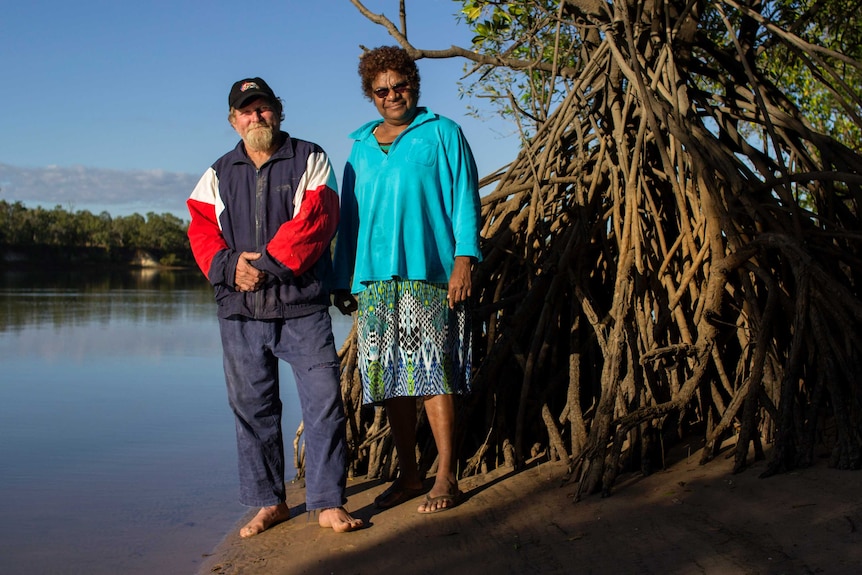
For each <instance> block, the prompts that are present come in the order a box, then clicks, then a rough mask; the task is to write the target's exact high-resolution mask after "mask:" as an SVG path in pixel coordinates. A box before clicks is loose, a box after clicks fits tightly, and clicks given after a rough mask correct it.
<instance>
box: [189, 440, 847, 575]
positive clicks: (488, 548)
mask: <svg viewBox="0 0 862 575" xmlns="http://www.w3.org/2000/svg"><path fill="white" fill-rule="evenodd" d="M698 458H699V453H695V454H692V455H691V456H690V457H688V458H687V459H685V460H683V461H680V462H678V463H676V464H675V465H673V466H672V467H670V468H669V469H667V470H664V471H660V472H657V473H655V474H653V475H651V476H648V477H642V476H630V477H627V478H621V479H620V481H619V482H618V484H617V486H616V488H615V490H614V493H613V495H612V496H610V497H607V498H601V497H599V496H598V495H596V496H589V497H586V498H584V499H583V500H581V501H579V502H576V503H575V502H573V501H572V498H571V495H572V493H573V492H574V491H575V486H574V485H572V484H569V485H563V484H562V482H561V479H562V478H563V476H564V473H565V468H564V467H562V466H561V465H560V464H559V463H545V464H538V465H532V466H530V467H529V468H528V469H525V470H523V471H520V472H517V473H514V472H511V471H508V472H507V471H506V470H497V471H495V472H493V473H490V474H488V475H486V476H481V477H474V478H469V479H466V480H464V481H463V482H462V485H461V487H462V490H463V491H465V493H466V496H467V498H466V499H465V500H464V502H463V503H462V504H461V505H460V506H459V507H457V508H455V509H453V510H452V511H448V512H445V513H439V514H434V515H419V514H417V513H416V506H417V505H418V503H419V501H420V500H419V499H417V500H415V501H413V502H410V503H407V504H404V505H402V506H400V507H397V508H395V509H390V510H386V511H378V510H376V509H375V508H374V505H373V499H374V497H375V496H376V495H377V494H379V493H380V492H381V491H382V490H383V489H384V488H385V485H383V484H381V483H380V482H379V481H376V480H374V481H363V480H357V481H351V482H350V484H349V485H348V497H349V503H348V508H349V509H350V511H351V512H352V513H353V514H354V515H356V516H358V517H361V518H362V519H363V520H364V521H365V522H366V524H367V525H368V527H367V528H366V529H363V530H361V531H358V532H354V533H348V534H336V533H333V532H332V531H331V530H329V529H321V528H320V527H319V526H318V525H317V521H316V519H315V518H309V517H308V514H307V513H305V507H304V505H303V504H301V502H302V501H303V499H304V493H303V490H302V489H300V488H297V487H292V488H291V489H290V491H289V499H288V501H289V503H290V504H291V511H292V514H293V518H292V519H291V520H290V521H288V522H286V523H283V524H281V525H278V526H276V527H274V528H273V529H271V530H269V531H267V532H265V533H262V534H260V535H258V536H256V537H254V538H251V539H247V540H243V539H240V538H239V536H238V535H237V534H236V530H234V531H233V532H232V533H230V534H228V535H227V537H226V538H225V539H224V541H222V543H221V544H220V545H219V546H218V547H217V548H216V549H215V550H214V552H213V553H212V554H211V555H209V556H207V557H205V558H204V560H203V563H202V565H201V569H200V571H199V572H198V573H199V575H212V574H217V575H240V574H241V575H257V574H261V575H263V574H266V575H288V574H290V575H298V574H327V575H328V574H337V575H343V574H350V575H353V574H356V575H359V574H363V575H364V574H369V575H370V574H387V573H390V574H395V573H403V574H411V575H413V574H429V575H431V574H433V575H441V574H447V575H452V574H455V575H460V574H464V575H479V574H480V573H481V574H484V573H494V574H498V575H499V574H504V573H512V574H515V573H517V574H522V573H535V574H540V575H550V574H564V573H565V574H579V575H580V574H605V573H609V574H610V573H614V574H627V573H638V574H642V573H655V574H662V575H669V574H689V573H703V574H710V575H712V574H721V575H723V574H741V573H745V574H782V573H786V574H797V573H800V574H807V573H823V574H829V575H842V574H845V573H846V574H851V573H852V574H854V575H855V574H856V573H858V572H860V569H862V471H838V470H834V469H829V468H828V467H826V464H825V462H823V463H822V464H819V465H817V466H815V467H811V468H808V469H802V470H799V471H797V472H793V473H789V474H785V475H780V476H775V477H771V478H768V479H759V478H758V475H759V474H760V473H761V472H762V471H763V469H764V463H762V462H759V463H755V464H754V465H752V466H751V467H750V468H749V469H748V470H746V471H745V472H743V473H740V474H737V475H732V474H731V473H730V472H731V469H732V460H729V459H725V458H720V459H718V460H715V461H713V462H711V463H709V464H707V465H705V466H700V465H698V464H697V462H698ZM429 485H430V483H429Z"/></svg>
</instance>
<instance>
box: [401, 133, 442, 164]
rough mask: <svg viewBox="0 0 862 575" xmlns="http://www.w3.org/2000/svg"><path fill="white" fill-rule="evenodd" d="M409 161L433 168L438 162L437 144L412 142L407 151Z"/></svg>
mask: <svg viewBox="0 0 862 575" xmlns="http://www.w3.org/2000/svg"><path fill="white" fill-rule="evenodd" d="M407 161H408V162H410V163H412V164H421V165H423V166H433V165H434V162H436V161H437V142H431V141H428V140H419V139H417V140H411V141H410V148H409V149H408V150H407Z"/></svg>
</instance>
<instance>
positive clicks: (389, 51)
mask: <svg viewBox="0 0 862 575" xmlns="http://www.w3.org/2000/svg"><path fill="white" fill-rule="evenodd" d="M387 70H393V71H395V72H398V73H399V74H401V75H403V76H404V77H405V78H407V83H408V84H410V88H411V89H412V90H413V93H414V94H416V100H417V101H418V100H419V68H417V67H416V61H415V60H413V58H411V57H410V56H409V55H408V54H407V51H406V50H404V49H403V48H399V47H398V46H380V47H379V48H374V49H373V50H369V51H367V52H365V53H364V54H363V55H362V56H360V57H359V77H360V78H361V79H362V93H363V94H365V97H366V98H368V99H369V100H372V101H373V100H374V98H373V93H372V87H371V84H372V82H374V79H375V78H376V77H377V76H378V75H379V74H380V73H381V72H386V71H387Z"/></svg>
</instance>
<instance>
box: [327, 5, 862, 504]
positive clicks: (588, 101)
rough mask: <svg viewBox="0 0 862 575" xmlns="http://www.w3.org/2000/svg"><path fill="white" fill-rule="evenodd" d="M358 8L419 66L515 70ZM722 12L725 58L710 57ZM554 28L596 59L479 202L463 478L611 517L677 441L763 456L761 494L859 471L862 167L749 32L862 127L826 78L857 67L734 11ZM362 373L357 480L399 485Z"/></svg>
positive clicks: (621, 11) (572, 16)
mask: <svg viewBox="0 0 862 575" xmlns="http://www.w3.org/2000/svg"><path fill="white" fill-rule="evenodd" d="M351 1H352V2H353V4H354V5H356V6H357V7H358V8H360V10H362V11H363V13H364V14H366V16H369V17H370V18H372V19H374V21H377V22H378V23H380V24H382V25H387V26H389V27H390V29H391V30H394V31H395V32H396V33H394V34H393V37H394V38H395V39H396V40H397V41H398V42H399V43H401V44H402V45H403V46H404V47H405V48H407V49H408V50H410V51H411V53H412V54H414V56H415V57H417V58H421V57H448V56H452V55H457V56H461V57H467V58H470V59H472V60H474V61H475V62H476V63H477V65H483V64H488V63H492V64H494V65H505V64H506V62H503V61H502V60H500V59H497V60H495V61H493V62H489V61H488V58H489V57H488V56H482V55H478V54H475V53H472V52H469V51H465V50H463V49H460V48H453V49H452V50H449V51H438V52H429V51H422V50H418V49H416V48H415V47H413V46H411V45H410V44H409V42H407V37H406V32H404V33H401V32H399V31H398V29H397V28H395V26H394V25H392V24H391V23H390V22H389V21H388V20H386V19H385V18H384V17H383V16H379V15H374V14H371V13H370V12H369V11H367V9H365V8H364V7H363V6H362V5H361V3H359V2H358V0H351ZM707 10H708V11H710V13H711V14H712V16H714V17H715V18H717V19H718V20H717V21H719V22H721V23H722V24H723V25H724V26H725V27H726V32H727V34H726V38H728V39H729V40H728V42H727V43H726V44H723V45H719V44H717V43H715V42H713V41H712V40H710V37H709V36H708V35H706V34H703V33H701V31H700V29H699V26H700V24H699V18H700V17H701V15H703V14H704V12H705V11H707ZM402 17H403V10H402ZM548 19H549V21H548V22H547V23H546V24H547V26H552V25H554V24H553V21H556V20H554V19H562V20H564V21H566V24H568V25H569V27H570V28H571V29H577V30H581V31H583V33H582V37H581V42H580V44H579V45H580V49H581V54H580V57H579V58H578V60H577V61H578V62H579V64H578V65H577V66H576V67H569V68H563V67H558V69H557V70H556V73H558V74H559V75H560V76H561V77H564V78H566V82H567V85H568V91H567V92H566V93H565V95H564V97H563V98H562V100H561V101H560V102H559V103H558V105H556V106H555V108H554V109H553V111H552V112H551V113H550V114H549V115H548V117H547V118H546V119H542V120H541V121H540V122H539V123H538V124H537V126H536V130H535V132H534V133H533V134H532V136H531V137H530V138H529V139H528V140H526V141H525V143H524V147H523V149H522V150H521V152H520V153H519V155H518V157H517V158H516V159H515V160H514V161H513V162H512V163H511V164H509V165H508V166H507V167H506V168H505V169H503V170H500V171H499V172H497V173H495V174H492V175H490V176H488V177H487V178H485V179H484V180H483V182H482V186H483V190H486V191H487V190H489V189H490V191H488V192H487V193H486V194H485V195H484V198H483V205H482V217H483V229H482V237H483V242H484V244H483V245H484V248H483V250H484V260H483V261H482V262H481V263H480V264H479V265H478V266H477V267H476V269H475V275H474V300H475V310H476V313H475V317H476V324H475V338H476V339H475V351H474V360H475V361H474V363H475V371H474V379H473V388H474V393H473V394H472V395H471V396H469V397H468V398H465V399H464V400H463V401H462V402H461V403H460V404H459V414H458V420H459V422H460V430H459V431H460V432H459V441H458V449H459V452H460V454H461V456H462V459H461V473H462V475H471V474H477V473H482V472H484V471H487V470H489V469H494V468H496V467H499V466H503V465H504V466H513V467H517V466H519V465H522V464H523V463H524V462H525V461H526V460H527V459H528V458H530V457H535V456H537V455H543V456H544V457H547V458H548V459H554V460H557V459H559V460H563V461H567V462H569V463H570V469H571V478H572V479H573V480H577V481H578V490H577V492H578V495H581V494H587V493H595V492H601V493H603V494H608V493H610V490H611V488H612V487H613V485H614V482H615V480H616V478H617V476H618V474H619V473H621V472H622V471H625V470H629V469H640V470H642V471H644V472H646V473H648V472H650V471H651V470H652V469H654V468H656V467H660V466H661V465H663V464H664V460H663V457H664V454H665V453H666V452H667V450H668V449H670V448H671V447H672V446H674V445H677V444H679V443H680V442H681V441H683V440H685V441H686V442H688V444H689V445H694V447H695V448H700V447H703V448H704V449H703V451H702V453H703V456H702V462H703V463H706V462H708V461H709V460H710V459H712V458H714V457H715V456H716V455H717V454H718V453H719V451H720V449H721V448H722V446H723V445H725V444H730V445H733V446H734V447H733V449H734V450H735V451H733V457H734V471H735V472H739V471H742V470H744V469H745V468H746V466H747V465H748V458H749V453H751V452H752V450H753V453H754V456H755V457H764V456H765V451H764V447H763V445H764V443H767V444H769V445H770V446H771V449H770V451H769V453H770V460H769V461H768V465H767V467H766V469H767V471H766V472H765V473H764V475H765V476H768V475H772V474H775V473H779V472H783V471H786V470H789V469H793V468H795V467H799V466H807V465H809V464H811V463H812V462H813V460H814V458H815V457H817V456H818V455H820V454H823V453H825V454H828V456H829V458H830V463H831V465H833V466H835V467H838V468H842V469H858V468H859V467H860V466H862V432H860V430H862V393H860V391H862V388H860V380H859V377H858V374H860V373H862V356H860V352H861V351H862V339H860V326H862V302H860V299H859V295H858V293H859V281H860V274H862V260H860V255H862V254H860V247H862V243H860V240H862V230H860V227H862V226H860V223H862V222H860V214H859V200H860V197H862V187H860V185H862V156H860V154H859V152H858V151H854V150H852V149H850V148H848V147H847V146H846V145H844V144H842V143H841V142H840V141H839V140H838V139H837V138H836V137H835V136H834V135H830V134H824V133H819V132H817V131H816V130H814V128H812V126H811V124H810V123H809V122H808V121H806V118H805V117H804V116H803V115H802V114H801V113H800V111H799V110H798V109H797V108H796V107H795V106H794V105H793V103H792V102H791V101H790V100H789V99H788V98H787V97H786V96H785V95H784V94H783V93H782V92H781V90H779V89H778V88H777V87H776V86H775V85H773V84H772V83H771V82H770V81H769V79H768V77H767V75H766V74H765V73H764V72H763V71H761V70H759V69H758V68H757V66H756V65H754V57H753V55H752V54H750V53H749V52H747V51H746V49H745V48H744V47H743V44H744V43H745V42H746V35H749V34H754V33H755V32H756V33H758V34H768V35H770V36H771V39H770V40H771V42H773V43H774V44H776V45H783V46H786V47H788V48H789V49H791V50H794V51H797V52H798V51H802V52H804V53H807V54H809V55H810V57H809V61H810V62H811V63H812V65H813V66H818V67H819V68H818V69H819V71H818V74H817V75H818V77H819V78H821V80H822V81H823V82H825V83H827V84H829V85H830V86H831V87H832V88H834V92H835V93H836V94H839V93H840V94H844V98H845V104H846V107H847V109H848V110H850V111H851V113H853V112H852V111H853V110H855V111H857V112H858V110H860V96H859V92H858V87H856V88H854V89H849V88H848V87H847V86H846V85H844V86H842V85H840V84H841V74H839V73H837V72H836V71H835V70H834V69H833V68H832V67H831V66H834V65H835V63H836V62H840V64H841V65H842V66H852V67H855V68H857V69H859V68H860V64H859V63H858V62H855V61H852V60H850V59H848V58H846V57H843V56H842V55H841V54H837V53H833V52H830V51H829V50H826V49H823V48H820V47H817V46H812V45H811V44H809V43H807V42H805V41H804V40H803V39H802V38H800V37H798V36H796V35H794V34H793V33H792V32H791V31H789V30H786V29H783V28H781V27H780V26H777V25H776V24H774V23H771V22H768V21H766V20H765V19H764V18H763V17H762V16H761V15H760V14H759V13H758V12H756V11H755V10H753V9H752V8H751V7H749V6H748V5H746V4H737V3H736V2H733V1H723V2H715V3H688V4H686V3H658V2H656V3H652V2H644V3H641V2H629V3H624V2H619V1H614V2H610V3H607V4H605V3H596V2H589V1H581V2H578V1H575V2H563V3H561V9H560V10H558V11H557V12H556V13H554V14H549V15H548ZM404 29H405V28H404V26H403V23H402V30H404ZM599 32H600V33H599ZM705 62H709V63H710V64H709V65H707V64H705ZM830 63H831V64H830ZM508 64H512V63H511V62H509V63H508ZM552 69H553V67H552ZM706 86H709V87H710V89H709V90H707V89H706V88H705V87H706ZM857 121H858V119H857ZM355 354H356V347H355V334H351V336H350V337H349V338H348V341H347V342H346V344H345V346H344V348H343V349H342V350H341V358H342V390H343V394H344V398H345V402H346V405H347V414H348V420H349V428H348V437H349V444H350V449H351V455H352V456H351V460H350V470H351V473H352V474H354V475H358V474H366V473H367V474H368V475H370V476H373V477H382V478H384V479H389V478H391V476H392V474H393V473H394V470H395V469H396V463H397V461H396V458H395V454H394V450H393V447H392V442H391V438H390V437H389V433H388V426H387V424H386V421H385V415H384V414H383V412H382V411H381V410H380V409H379V408H377V409H372V408H369V407H362V406H361V405H360V401H359V398H360V394H359V392H358V386H359V380H358V374H357V372H356V362H355ZM423 428H424V429H427V425H425V424H424V422H422V421H421V420H420V429H423ZM420 438H421V441H420V448H419V455H420V464H421V466H422V468H423V469H425V470H428V471H432V470H433V468H434V461H433V459H434V456H435V454H434V450H433V440H432V439H431V437H430V434H428V433H426V434H424V435H420ZM727 440H731V441H727Z"/></svg>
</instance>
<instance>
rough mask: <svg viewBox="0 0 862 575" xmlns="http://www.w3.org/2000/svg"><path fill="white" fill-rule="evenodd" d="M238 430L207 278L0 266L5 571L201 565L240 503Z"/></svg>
mask: <svg viewBox="0 0 862 575" xmlns="http://www.w3.org/2000/svg"><path fill="white" fill-rule="evenodd" d="M333 326H334V330H335V336H336V341H337V343H338V344H340V343H341V342H343V341H344V338H345V337H346V336H347V333H348V330H349V329H350V319H349V318H345V317H343V316H341V315H340V314H339V313H338V312H337V311H335V312H334V313H333ZM282 368H283V369H282V382H283V396H284V397H283V399H284V401H285V415H284V422H283V423H284V430H285V434H286V445H285V448H286V450H287V453H286V454H285V455H286V457H287V461H288V462H291V461H292V460H293V454H292V449H293V448H292V445H291V441H292V435H293V432H294V431H295V430H296V427H297V425H298V424H299V419H300V416H299V407H298V404H297V401H296V390H295V387H294V385H293V378H292V375H291V373H290V369H289V368H288V367H287V366H286V365H283V366H282ZM233 429H234V428H233V416H232V414H231V413H230V410H229V409H228V407H227V400H226V398H225V390H224V380H223V376H222V368H221V348H220V344H219V338H218V324H217V322H216V317H215V304H214V303H213V300H212V292H211V289H210V287H209V285H208V284H207V283H206V282H205V280H204V279H203V277H202V276H201V275H200V274H198V273H195V272H182V273H171V272H152V271H135V272H118V273H114V274H93V273H87V274H68V273H62V274H51V275H40V274H34V273H24V272H10V271H3V270H2V269H0V575H30V574H36V573H38V574H42V575H53V574H64V575H65V574H70V575H72V574H74V575H80V574H84V573H86V574H87V575H100V574H105V575H108V574H110V575H117V574H123V575H137V574H147V575H153V574H159V575H171V574H177V575H190V574H193V573H195V572H196V571H197V569H198V567H199V565H200V563H201V560H202V556H204V555H205V554H207V553H208V552H209V551H211V550H212V549H213V548H214V547H215V546H216V545H217V544H218V542H219V541H220V540H221V539H222V538H223V537H224V535H225V534H227V533H228V532H229V531H230V530H231V529H233V528H234V527H236V524H237V523H238V522H239V520H240V519H241V518H242V516H243V515H244V514H245V512H246V511H247V510H246V508H245V507H243V506H241V505H240V504H239V503H237V478H236V446H235V443H234V435H233V433H234V431H233ZM288 465H290V463H288ZM292 474H293V469H288V473H287V475H288V478H290V477H291V476H292ZM297 503H299V502H297Z"/></svg>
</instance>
